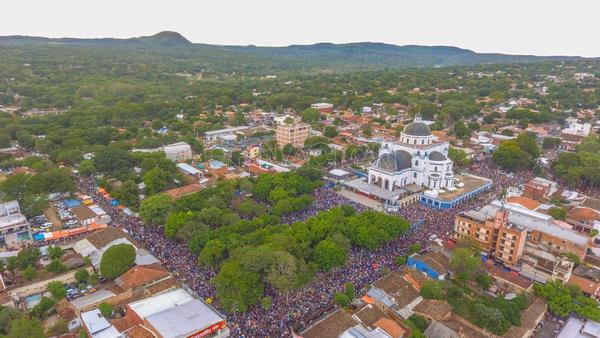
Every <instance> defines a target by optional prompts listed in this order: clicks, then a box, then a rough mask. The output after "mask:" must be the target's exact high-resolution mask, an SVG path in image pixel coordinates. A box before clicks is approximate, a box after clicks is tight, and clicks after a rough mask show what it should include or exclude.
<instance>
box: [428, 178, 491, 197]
mask: <svg viewBox="0 0 600 338" xmlns="http://www.w3.org/2000/svg"><path fill="white" fill-rule="evenodd" d="M454 179H458V180H460V181H461V182H462V183H463V184H464V186H463V187H456V186H455V188H456V189H455V190H443V191H440V193H439V196H438V199H439V200H441V201H453V200H454V199H456V198H458V197H460V196H463V195H466V194H468V193H470V192H472V191H475V190H477V189H479V188H481V187H483V186H485V185H487V184H492V181H491V180H490V179H487V178H484V177H479V176H474V175H469V174H454Z"/></svg>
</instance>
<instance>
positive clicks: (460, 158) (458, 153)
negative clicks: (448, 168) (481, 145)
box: [448, 148, 471, 167]
mask: <svg viewBox="0 0 600 338" xmlns="http://www.w3.org/2000/svg"><path fill="white" fill-rule="evenodd" d="M448 157H449V158H450V159H451V160H452V162H454V165H457V166H461V167H463V166H467V165H469V164H470V163H471V160H469V159H468V158H467V153H466V152H465V151H464V150H462V149H456V148H450V149H448Z"/></svg>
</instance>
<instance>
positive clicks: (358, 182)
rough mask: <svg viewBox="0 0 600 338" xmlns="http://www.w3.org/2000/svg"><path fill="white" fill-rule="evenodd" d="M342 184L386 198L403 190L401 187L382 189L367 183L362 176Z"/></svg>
mask: <svg viewBox="0 0 600 338" xmlns="http://www.w3.org/2000/svg"><path fill="white" fill-rule="evenodd" d="M344 185H345V186H347V187H349V188H351V189H355V190H358V191H360V192H362V193H365V194H369V195H371V196H376V197H378V198H381V199H386V200H387V199H393V198H396V197H398V196H400V195H402V194H403V193H404V192H405V191H404V190H402V189H397V190H394V191H389V190H387V189H383V188H381V187H379V186H376V185H373V184H369V183H368V182H367V181H366V180H365V179H364V178H357V179H355V180H352V181H348V182H344Z"/></svg>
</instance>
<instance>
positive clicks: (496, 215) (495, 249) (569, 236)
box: [454, 200, 590, 266]
mask: <svg viewBox="0 0 600 338" xmlns="http://www.w3.org/2000/svg"><path fill="white" fill-rule="evenodd" d="M454 233H455V234H454V235H455V237H456V238H461V237H470V238H473V239H475V240H476V241H477V242H478V243H479V244H480V246H481V248H482V249H483V250H485V251H487V252H488V253H489V254H490V256H492V257H494V258H495V259H497V260H500V261H502V262H504V263H505V264H507V265H509V266H512V265H514V264H516V263H517V262H518V261H519V259H520V258H521V257H522V256H523V255H525V254H528V253H529V252H532V251H533V250H535V251H540V252H546V253H548V254H549V255H552V256H560V255H562V254H566V253H573V254H575V255H576V256H578V257H579V258H580V259H582V260H583V258H585V255H586V252H587V249H588V247H589V245H590V238H589V237H588V236H586V235H583V234H579V233H577V232H576V231H574V230H571V229H567V228H564V227H562V226H560V225H559V224H557V223H556V222H555V220H554V219H553V218H552V217H551V216H548V215H546V214H542V213H539V212H536V211H532V210H529V209H527V208H525V207H522V206H520V205H514V204H504V203H502V202H500V201H498V200H496V201H493V202H492V203H491V204H489V205H487V206H485V207H483V208H481V209H480V210H470V211H467V212H463V213H461V214H459V215H457V216H456V219H455V224H454Z"/></svg>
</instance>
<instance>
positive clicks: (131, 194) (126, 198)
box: [113, 180, 140, 208]
mask: <svg viewBox="0 0 600 338" xmlns="http://www.w3.org/2000/svg"><path fill="white" fill-rule="evenodd" d="M113 197H114V198H116V199H117V200H119V203H120V204H122V205H125V206H128V207H130V208H137V207H138V206H139V205H140V197H139V191H138V187H137V184H136V183H135V181H134V180H127V181H125V182H124V183H123V184H121V186H119V187H118V188H117V189H115V190H114V191H113Z"/></svg>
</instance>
